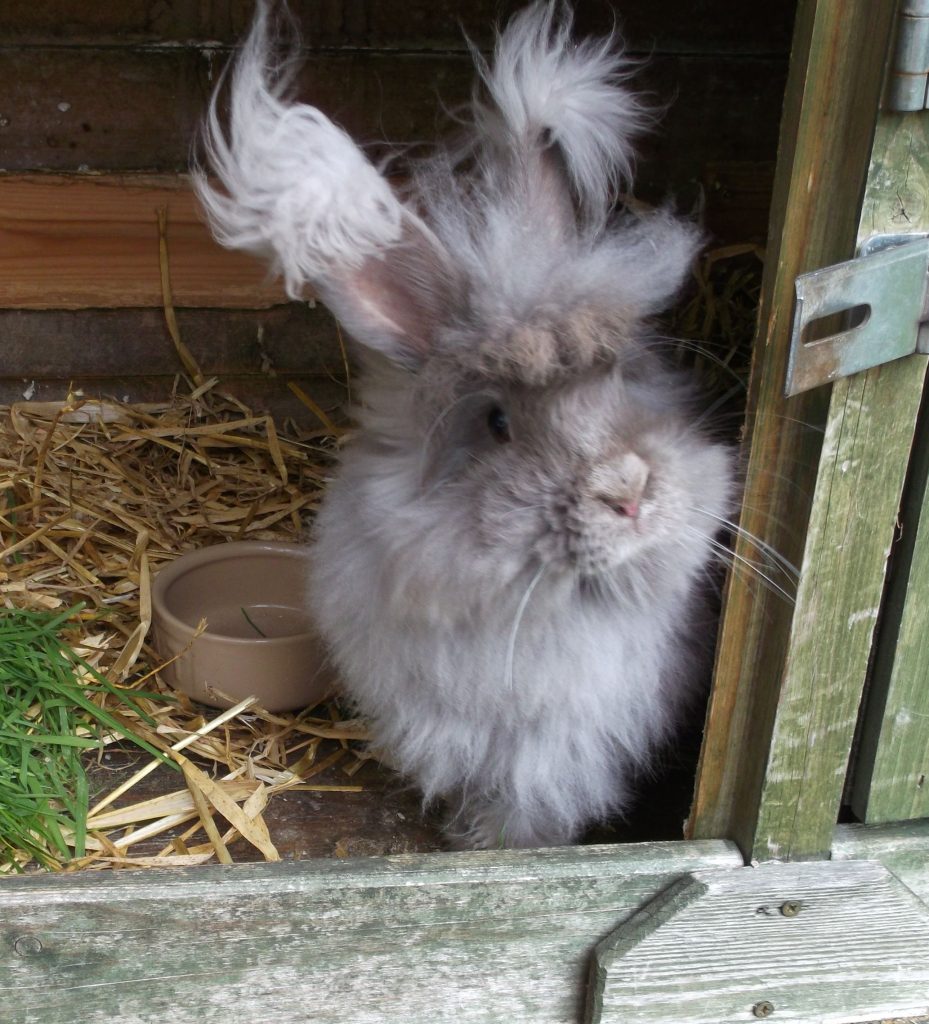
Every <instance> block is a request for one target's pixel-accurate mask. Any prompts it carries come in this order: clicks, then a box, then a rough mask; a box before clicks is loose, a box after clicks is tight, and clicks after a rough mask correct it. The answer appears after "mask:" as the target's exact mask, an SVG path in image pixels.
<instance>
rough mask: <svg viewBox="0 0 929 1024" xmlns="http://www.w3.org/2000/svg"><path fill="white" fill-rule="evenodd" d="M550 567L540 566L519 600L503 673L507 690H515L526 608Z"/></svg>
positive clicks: (543, 564)
mask: <svg viewBox="0 0 929 1024" xmlns="http://www.w3.org/2000/svg"><path fill="white" fill-rule="evenodd" d="M547 568H548V566H547V565H546V564H545V563H544V562H543V563H542V565H540V566H539V570H538V572H537V573H536V574H535V576H533V577H532V579H531V580H530V581H529V585H528V586H527V587H526V592H525V593H524V594H523V596H522V597H521V598H520V600H519V606H518V607H517V609H516V618H515V619H514V620H513V628H512V629H511V630H510V639H509V641H508V642H507V647H506V665H505V666H504V672H503V685H504V688H505V689H507V690H512V689H513V664H514V662H515V660H516V634H517V633H518V632H519V627H520V624H521V623H522V621H523V616H524V615H525V614H526V608H527V607H528V606H529V600H530V598H531V597H532V592H533V591H534V590H535V588H536V587H537V586H538V584H539V580H541V579H542V577H543V576H544V575H545V570H546V569H547Z"/></svg>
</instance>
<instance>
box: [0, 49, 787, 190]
mask: <svg viewBox="0 0 929 1024" xmlns="http://www.w3.org/2000/svg"><path fill="white" fill-rule="evenodd" d="M227 57H228V50H222V49H220V50H217V49H212V48H206V49H204V48H201V47H190V46H180V47H162V48H150V47H139V48H130V49H127V48H125V47H119V46H110V47H107V46H96V47H94V46H77V47H71V46H58V47H45V46H42V47H36V48H28V49H25V48H22V47H7V48H4V47H2V46H0V168H2V169H5V170H7V171H9V172H22V171H34V170H45V171H68V172H70V171H76V170H79V169H85V170H90V171H107V170H112V171H183V170H184V169H186V167H187V166H188V161H189V153H190V146H191V142H192V140H193V138H194V135H195V133H196V130H197V126H198V123H199V121H200V118H201V116H202V113H203V111H204V110H205V108H206V103H207V99H208V97H209V95H210V93H211V92H212V89H213V86H214V85H215V82H216V77H217V75H218V73H219V71H220V70H221V68H222V67H223V65H224V64H225V61H226V59H227ZM785 67H786V64H785V61H784V59H783V57H782V56H772V57H744V56H740V55H738V54H729V55H723V56H719V57H699V56H690V55H687V54H683V55H679V54H673V53H672V54H665V55H660V54H659V55H656V56H654V57H653V58H650V59H649V60H648V61H647V62H645V63H644V64H643V67H642V69H641V73H640V74H639V75H638V76H637V79H636V82H637V85H638V86H639V87H640V88H641V89H642V90H644V91H645V92H646V93H647V94H648V95H649V98H650V99H651V100H653V101H654V102H655V103H656V105H657V106H658V107H659V108H660V109H661V111H662V117H661V123H660V126H659V128H658V130H656V131H655V132H653V133H650V134H649V135H648V136H647V137H646V138H644V139H643V140H642V146H641V149H642V154H643V155H642V159H641V161H640V163H639V173H638V177H637V189H638V190H639V191H640V192H641V193H642V194H643V195H644V196H646V197H648V196H651V197H654V198H662V197H664V196H665V195H666V194H667V192H668V191H669V190H670V191H673V192H676V193H683V192H685V191H687V190H688V187H689V190H690V191H689V193H688V199H692V198H693V188H694V185H695V184H696V183H697V182H699V181H700V178H701V175H702V172H703V167H704V165H705V164H707V163H710V162H719V161H730V160H748V161H766V160H771V159H773V156H774V149H775V145H776V141H777V119H778V115H779V111H780V107H781V99H782V96H783V87H784V74H785ZM472 79H473V70H472V64H471V60H470V58H469V57H468V56H466V55H465V54H463V53H444V52H433V53H408V52H399V51H371V52H368V51H345V52H332V51H326V52H322V53H317V54H312V55H310V59H309V61H308V63H307V65H306V66H305V67H304V69H303V71H302V73H301V75H300V79H299V93H300V96H301V98H303V99H306V100H307V101H309V102H312V103H313V104H315V105H317V106H319V107H320V108H321V109H322V110H324V111H325V112H326V114H327V115H329V116H330V117H332V118H333V119H334V120H336V121H337V122H338V123H339V124H341V125H342V126H343V127H344V128H346V130H348V131H349V132H350V133H351V134H352V135H353V137H355V138H356V139H358V140H359V141H361V142H363V143H383V142H384V141H385V140H389V141H391V142H394V143H409V142H431V141H433V140H434V139H435V138H436V136H437V135H439V134H442V133H443V132H444V131H445V130H447V129H448V128H449V121H448V118H447V117H446V116H445V114H444V110H446V109H450V110H454V109H455V108H456V107H457V106H459V105H460V104H461V103H463V102H464V101H465V100H467V99H468V97H469V96H470V91H471V85H472Z"/></svg>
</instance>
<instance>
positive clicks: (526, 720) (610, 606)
mask: <svg viewBox="0 0 929 1024" xmlns="http://www.w3.org/2000/svg"><path fill="white" fill-rule="evenodd" d="M256 12H257V13H256V18H255V22H254V25H253V28H252V30H251V33H250V34H249V37H248V39H247V40H246V42H245V44H244V46H243V48H242V49H241V51H240V53H239V55H238V56H237V58H236V60H235V62H234V63H233V66H232V70H231V72H227V73H226V74H225V75H224V80H223V81H224V85H223V88H226V87H228V92H229V117H228V125H227V124H226V122H225V121H224V119H223V117H221V116H220V113H219V107H218V104H217V100H216V97H215V96H214V99H213V102H212V104H211V106H210V110H209V113H208V115H207V118H206V120H205V123H204V129H203V133H202V138H201V152H202V154H203V157H204V161H205V164H206V165H208V168H209V170H210V172H211V173H212V175H213V177H212V178H211V177H209V176H208V174H207V167H195V168H194V172H193V183H194V187H195V189H196V191H197V194H198V195H199V197H200V200H201V202H202V204H203V207H204V209H205V211H206V213H207V216H208V217H209V219H210V223H211V226H212V228H213V231H214V233H215V234H216V236H217V237H218V238H219V239H220V241H222V242H223V244H225V245H227V246H230V247H233V248H239V249H244V250H247V251H251V252H254V253H258V254H260V255H262V256H263V257H264V258H266V259H267V260H268V261H269V262H270V263H271V265H272V267H274V268H275V269H276V270H277V271H278V272H279V273H280V274H281V275H282V276H283V277H284V280H285V283H286V286H287V289H288V292H289V294H290V295H292V296H294V297H296V296H298V295H300V294H301V290H302V289H303V287H304V286H305V285H307V284H309V285H311V286H312V287H313V289H314V291H315V293H316V294H317V295H318V296H320V297H321V298H322V299H323V301H325V302H326V303H327V304H328V305H329V307H330V308H331V309H332V310H333V312H334V313H335V314H336V316H337V317H338V318H339V319H340V320H341V322H342V324H343V326H344V327H345V328H346V329H347V332H348V333H349V334H350V335H351V337H352V339H353V341H354V342H355V344H356V346H357V349H356V352H357V354H358V355H359V357H360V358H361V359H362V361H363V364H364V368H363V375H362V385H361V402H360V407H359V410H358V416H359V432H358V436H357V438H356V440H355V441H354V442H352V443H351V444H349V445H348V446H347V447H346V449H345V451H344V458H343V461H342V466H341V470H340V472H339V474H338V476H337V478H336V479H335V480H334V481H333V483H332V485H331V487H330V489H329V492H328V494H327V496H326V499H325V501H324V504H323V508H322V510H321V512H320V514H319V517H318V523H317V527H316V538H315V553H314V566H313V573H312V579H311V584H310V601H311V604H312V607H313V609H314V612H315V615H316V617H317V619H318V621H319V625H320V627H321V629H322V632H323V634H324V636H325V638H326V640H327V641H328V644H329V646H330V648H331V653H332V658H333V660H334V662H335V664H336V666H337V668H338V670H339V671H340V673H341V676H342V679H343V682H344V685H345V689H346V691H347V693H348V694H349V696H350V697H351V698H352V699H353V700H354V701H355V702H356V703H357V705H358V707H359V709H360V711H361V712H362V713H363V714H364V715H366V716H367V717H368V718H369V719H370V722H371V728H372V731H373V736H374V743H375V747H376V748H377V749H379V750H381V751H384V752H385V754H386V755H387V757H388V759H389V760H390V761H391V762H392V763H393V764H394V765H395V766H396V767H397V768H398V769H399V770H400V771H401V772H403V773H404V774H405V775H407V776H408V777H410V778H412V779H413V780H415V781H416V782H417V783H418V785H419V786H420V787H421V789H422V791H423V793H424V795H425V797H426V799H427V800H432V799H436V798H442V799H444V800H445V801H446V802H447V805H448V808H449V824H448V833H449V836H450V838H451V839H452V840H453V841H454V842H456V843H457V844H459V845H467V846H478V847H496V846H500V845H505V846H536V845H549V844H558V843H566V842H570V841H571V840H573V839H574V838H576V837H577V835H578V834H579V832H580V831H581V830H582V829H583V828H584V826H585V825H587V824H588V823H591V822H593V821H595V820H597V819H602V818H604V817H606V816H608V815H610V814H612V813H614V812H617V811H622V810H623V808H624V807H625V806H626V805H627V803H628V800H629V797H630V786H631V779H632V776H633V774H634V773H635V771H636V769H638V768H642V767H643V766H644V765H646V764H647V762H648V760H649V758H650V756H651V754H652V752H653V751H654V750H655V748H656V745H657V744H658V743H659V742H660V741H662V740H664V739H666V738H667V737H668V736H669V735H671V733H672V731H673V728H674V726H675V724H676V722H677V721H678V720H679V719H680V717H681V715H682V713H683V709H684V708H686V707H687V702H688V699H689V698H690V697H691V696H692V695H693V692H694V689H695V687H696V684H697V681H698V680H699V679H700V677H701V672H702V666H703V659H702V658H701V657H700V651H701V650H706V649H707V648H708V647H709V641H710V640H711V638H712V634H713V632H714V630H713V623H712V616H711V615H710V614H709V613H708V611H707V608H706V607H705V604H704V601H703V598H702V596H701V595H702V589H701V588H702V587H703V586H704V584H705V582H706V580H705V577H706V575H707V569H708V567H709V566H710V564H711V563H712V561H713V559H714V552H715V549H716V546H717V545H718V543H719V542H718V541H716V540H715V534H716V533H717V531H718V529H719V527H720V525H721V524H722V523H724V522H725V521H726V517H727V516H728V515H729V514H730V512H731V505H732V502H733V491H734V488H733V472H732V459H731V456H730V454H729V453H728V451H727V450H726V449H724V448H723V447H722V446H720V445H718V444H716V443H714V442H712V441H711V440H709V439H708V438H707V437H706V436H704V434H703V433H702V432H701V430H700V428H699V427H698V425H697V423H696V421H695V419H694V416H693V412H692V408H691V406H692V400H691V396H690V395H689V393H688V391H687V389H686V388H685V387H683V386H682V385H681V382H680V380H679V379H678V377H677V376H676V375H675V374H673V373H671V372H670V371H668V370H667V369H666V368H665V367H664V365H663V364H662V362H661V360H660V359H659V358H658V356H657V355H656V349H657V347H658V346H656V345H655V344H653V339H652V336H651V334H650V331H649V329H648V327H647V325H646V321H647V318H648V317H649V316H651V315H652V314H654V313H655V312H657V311H659V310H661V309H663V308H666V307H667V306H668V305H669V303H670V302H671V301H672V299H673V298H674V297H675V295H676V294H677V292H678V291H679V289H680V286H681V284H682V282H683V281H684V280H685V278H686V276H687V274H688V270H689V268H690V266H691V263H692V259H693V257H694V255H695V253H696V251H697V249H698V247H699V244H700V239H699V234H698V232H697V231H696V230H695V228H694V227H693V226H692V225H690V224H688V223H686V222H685V221H682V220H679V219H678V218H676V217H674V216H672V215H671V214H670V213H669V212H668V211H666V210H659V211H652V212H649V213H642V212H639V213H632V212H627V213H626V214H624V215H622V216H618V217H617V216H614V213H613V211H614V209H615V207H616V204H617V194H618V189H619V186H620V185H621V184H622V183H623V182H625V181H627V180H628V178H629V176H630V174H631V169H632V154H633V148H634V147H633V139H634V137H635V135H636V134H637V133H639V132H640V131H641V130H642V129H643V128H644V127H645V126H646V124H647V122H648V119H649V118H648V112H647V111H646V110H645V109H644V108H643V106H642V104H641V102H640V101H639V100H638V98H637V97H636V96H635V94H634V93H632V92H631V91H630V90H629V89H628V88H627V87H626V80H627V79H628V77H629V65H628V62H626V61H625V60H624V59H623V57H622V54H621V53H620V52H619V51H618V48H617V46H616V40H615V39H603V40H587V41H582V42H579V43H576V44H575V43H574V42H573V41H572V38H571V16H570V10H569V8H568V7H567V6H566V5H564V4H561V3H558V2H555V0H552V2H536V3H534V4H532V5H531V6H530V7H528V8H526V9H525V10H524V11H522V12H520V13H519V14H517V15H516V16H515V17H514V18H513V19H512V20H511V22H510V24H509V25H508V26H507V28H506V30H505V31H504V32H503V33H502V34H501V35H500V36H499V37H498V39H497V45H496V49H495V54H494V59H493V62H492V63H487V62H485V61H484V59H483V58H482V57H480V56H479V55H476V57H475V60H476V64H477V70H478V76H479V79H480V86H481V88H480V89H479V90H478V91H477V92H476V93H475V98H474V100H473V102H472V105H471V109H470V112H469V113H465V114H463V115H462V119H461V123H462V125H463V128H464V135H463V138H462V139H460V140H458V141H456V142H455V143H454V144H453V145H450V146H447V147H445V148H440V149H438V150H437V151H436V153H435V154H434V156H432V157H430V158H427V159H425V160H423V161H419V162H413V165H412V170H411V171H410V174H409V176H408V178H407V184H406V185H405V186H404V188H403V189H402V190H399V189H396V188H394V187H393V186H392V185H391V183H390V182H389V180H388V179H387V178H386V177H385V176H384V175H383V174H382V173H381V169H379V168H376V167H374V165H372V164H371V163H370V161H369V160H368V158H367V157H366V156H365V155H364V153H363V152H362V151H361V149H360V148H358V147H357V146H356V144H355V143H354V142H353V140H352V139H351V138H350V137H349V136H348V135H346V134H345V133H344V132H343V131H341V130H340V129H338V128H336V126H335V125H333V124H332V122H330V121H329V120H328V118H327V117H326V116H325V115H324V114H323V113H322V112H320V111H319V110H317V109H315V108H313V107H310V106H308V105H306V104H303V103H299V102H297V101H296V100H295V99H294V97H293V91H294V89H293V84H294V76H295V74H296V67H297V62H296V60H295V56H296V54H297V53H298V47H297V46H296V45H294V46H292V47H291V48H290V51H289V55H288V53H285V54H284V55H283V58H282V59H281V60H279V61H275V58H274V53H275V47H276V45H277V44H276V40H275V37H274V33H273V31H272V22H273V20H274V19H273V17H272V11H271V9H270V7H269V5H268V4H267V3H265V2H264V0H258V3H257V6H256ZM275 67H276V68H277V70H275ZM217 182H218V186H217V184H216V183H217Z"/></svg>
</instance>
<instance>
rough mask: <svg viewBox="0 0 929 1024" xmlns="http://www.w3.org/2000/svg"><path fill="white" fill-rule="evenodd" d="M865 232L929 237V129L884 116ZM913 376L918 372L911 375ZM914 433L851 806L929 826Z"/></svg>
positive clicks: (927, 415)
mask: <svg viewBox="0 0 929 1024" xmlns="http://www.w3.org/2000/svg"><path fill="white" fill-rule="evenodd" d="M873 164H874V166H873V169H872V173H871V178H872V180H873V184H872V185H871V186H869V188H868V192H867V195H866V197H865V215H864V216H863V218H862V231H863V232H866V233H867V234H876V233H892V232H902V233H911V232H918V231H929V125H927V124H926V120H925V118H924V117H921V116H920V115H919V114H916V115H915V116H914V115H912V114H886V115H884V116H883V118H882V122H881V124H880V125H879V126H878V136H877V139H876V141H875V153H874V160H873ZM914 372H915V371H914ZM923 406H924V407H923V410H922V413H921V415H920V422H919V426H918V427H917V431H916V440H915V444H914V457H913V462H912V465H911V468H910V474H909V480H908V484H907V492H906V495H905V498H904V501H903V504H902V507H901V510H900V514H899V517H898V519H899V522H898V526H899V542H898V544H897V546H896V548H895V551H894V553H893V558H892V574H891V578H890V583H889V588H888V592H887V598H886V604H885V608H884V611H883V613H882V618H881V622H880V629H879V636H878V642H877V650H876V654H875V659H874V666H873V671H872V677H871V681H870V686H869V689H868V693H867V701H866V704H865V708H864V714H863V725H862V729H861V738H860V745H859V749H858V757H857V764H856V766H855V772H854V779H853V787H852V806H853V808H854V810H855V813H856V814H857V815H858V816H859V817H860V818H861V819H862V820H865V821H868V822H886V821H899V820H903V819H906V818H919V817H929V688H927V686H926V678H927V674H929V656H927V652H929V647H927V644H926V634H927V630H929V612H927V602H926V595H927V593H929V410H927V409H926V399H925V398H924V400H923Z"/></svg>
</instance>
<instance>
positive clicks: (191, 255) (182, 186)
mask: <svg viewBox="0 0 929 1024" xmlns="http://www.w3.org/2000/svg"><path fill="white" fill-rule="evenodd" d="M159 208H164V209H166V210H167V213H168V228H167V239H168V252H169V260H170V267H171V284H172V289H173V293H174V302H175V305H178V306H226V307H233V306H268V305H271V304H272V303H276V302H283V301H286V297H285V296H284V293H283V289H282V288H281V287H280V285H279V284H277V283H275V282H272V281H270V280H269V279H268V275H267V272H266V271H265V269H264V267H263V266H262V265H261V264H260V263H258V261H257V260H255V259H253V258H252V257H250V256H246V255H244V254H241V253H234V252H229V251H227V250H225V249H222V248H221V247H220V246H219V245H217V244H216V243H215V242H214V241H213V239H212V238H211V236H210V233H209V231H208V229H207V227H206V225H205V224H204V223H203V221H202V220H201V217H200V213H199V211H198V210H197V208H196V204H195V201H194V197H193V195H192V193H191V192H190V189H189V187H188V185H187V182H186V180H185V179H183V178H181V177H177V176H172V175H162V176H158V177H149V176H146V175H141V176H139V175H135V176H107V177H105V178H96V177H92V176H77V177H55V176H44V175H40V176H29V175H24V176H21V175H11V176H8V177H0V307H6V308H19V309H37V308H38V309H42V308H49V307H54V308H59V309H76V308H80V307H90V306H107V307H118V306H161V305H162V303H163V298H162V292H161V276H160V264H159V253H158V226H157V211H158V209H159Z"/></svg>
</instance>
